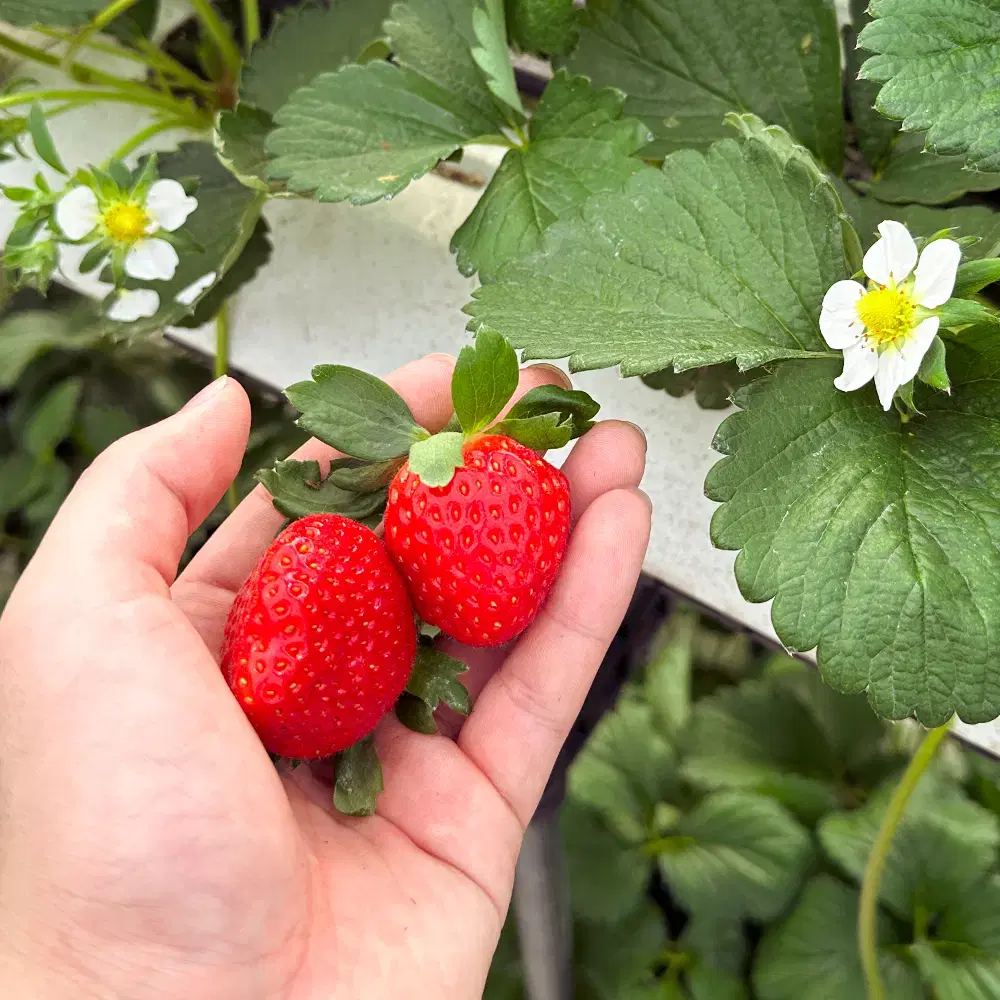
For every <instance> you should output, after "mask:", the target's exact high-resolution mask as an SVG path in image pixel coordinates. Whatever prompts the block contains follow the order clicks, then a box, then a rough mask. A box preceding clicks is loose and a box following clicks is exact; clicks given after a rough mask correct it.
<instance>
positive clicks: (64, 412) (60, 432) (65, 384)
mask: <svg viewBox="0 0 1000 1000" xmlns="http://www.w3.org/2000/svg"><path fill="white" fill-rule="evenodd" d="M82 392H83V380H82V379H81V378H68V379H65V380H64V381H62V382H59V383H57V384H56V385H55V386H54V387H53V388H52V389H50V390H49V391H48V392H47V393H46V394H45V397H44V398H43V399H42V400H41V401H40V402H39V403H38V404H37V406H35V408H34V409H33V410H32V412H31V415H30V416H29V417H28V420H27V423H26V424H25V426H24V430H23V432H22V434H21V445H22V446H23V448H24V450H25V451H26V452H27V453H28V454H29V455H32V456H34V457H36V458H41V459H45V458H47V457H50V456H51V455H52V452H53V451H54V450H55V448H56V445H58V444H59V442H60V441H62V440H63V439H64V438H65V437H66V436H67V435H68V434H69V432H70V430H71V429H72V427H73V424H74V422H75V421H76V412H77V408H78V407H79V405H80V396H81V393H82Z"/></svg>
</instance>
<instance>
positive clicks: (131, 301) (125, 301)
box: [107, 288, 160, 323]
mask: <svg viewBox="0 0 1000 1000" xmlns="http://www.w3.org/2000/svg"><path fill="white" fill-rule="evenodd" d="M159 308H160V296H159V294H158V293H157V292H155V291H154V290H153V289H152V288H136V289H128V288H126V289H123V290H122V291H120V292H119V293H118V295H117V296H116V297H115V300H114V302H113V303H112V304H111V308H110V309H108V313H107V315H108V319H111V320H114V321H115V322H116V323H134V322H135V321H136V320H138V319H148V318H149V317H150V316H155V315H156V311H157V310H158V309H159Z"/></svg>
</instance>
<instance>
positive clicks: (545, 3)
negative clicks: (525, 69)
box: [507, 0, 579, 56]
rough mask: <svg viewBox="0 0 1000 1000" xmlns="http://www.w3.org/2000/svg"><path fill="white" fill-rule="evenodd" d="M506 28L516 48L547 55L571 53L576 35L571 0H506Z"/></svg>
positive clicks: (574, 15)
mask: <svg viewBox="0 0 1000 1000" xmlns="http://www.w3.org/2000/svg"><path fill="white" fill-rule="evenodd" d="M507 28H508V31H509V33H510V37H511V39H512V40H513V41H514V44H515V45H516V46H517V47H518V48H520V49H522V50H524V51H527V52H540V53H544V54H545V55H550V56H562V55H566V54H567V53H569V52H571V51H572V49H573V47H574V45H575V44H576V40H577V36H578V34H579V31H578V28H577V23H576V12H575V11H574V10H573V0H507Z"/></svg>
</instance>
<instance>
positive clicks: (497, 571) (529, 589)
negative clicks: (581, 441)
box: [385, 434, 570, 646]
mask: <svg viewBox="0 0 1000 1000" xmlns="http://www.w3.org/2000/svg"><path fill="white" fill-rule="evenodd" d="M462 454H463V456H464V460H465V465H464V467H463V468H460V469H457V470H456V472H455V475H454V477H453V478H452V480H451V482H450V483H449V484H448V485H447V486H440V487H430V486H425V485H424V484H423V483H422V482H421V480H420V477H419V476H417V475H416V474H415V473H411V472H410V471H409V466H408V465H404V466H403V468H402V469H400V471H399V472H398V473H397V475H396V478H395V479H394V480H393V482H392V485H391V486H390V487H389V503H388V506H387V507H386V511H385V544H386V548H387V549H388V550H389V555H390V556H391V557H392V559H393V561H394V562H395V563H396V565H397V566H398V567H399V570H400V572H401V573H402V574H403V576H404V578H405V579H406V582H407V584H408V586H409V589H410V596H411V597H412V598H413V603H414V606H415V607H416V609H417V612H418V614H419V615H420V617H421V618H423V619H424V621H426V622H429V623H430V624H432V625H436V626H438V628H440V629H441V631H442V632H444V633H445V634H446V635H450V636H452V637H453V638H455V639H459V640H460V641H461V642H464V643H466V644H467V645H470V646H497V645H499V644H500V643H503V642H507V641H508V640H509V639H513V638H514V637H515V636H516V635H519V634H520V633H521V632H523V631H524V629H525V628H527V627H528V625H530V624H531V622H532V620H533V619H534V617H535V615H536V614H537V613H538V609H539V608H540V607H541V606H542V602H543V601H544V600H545V597H546V595H547V594H548V592H549V588H550V587H551V586H552V583H553V581H554V580H555V578H556V573H557V572H558V570H559V564H560V563H561V562H562V557H563V554H564V552H565V551H566V541H567V539H568V537H569V522H570V498H569V483H568V482H567V480H566V477H565V476H564V475H563V474H562V473H561V472H560V471H559V470H558V469H556V468H554V467H553V466H551V465H549V463H548V462H546V461H545V460H544V459H542V458H539V456H538V455H536V454H535V452H533V451H531V449H529V448H526V447H525V446H524V445H523V444H519V443H518V442H517V441H514V440H513V439H512V438H509V437H504V436H501V435H496V434H492V435H486V436H483V437H477V438H473V439H471V440H470V441H469V442H467V443H466V444H465V446H464V447H463V449H462Z"/></svg>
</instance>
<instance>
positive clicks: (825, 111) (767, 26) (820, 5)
mask: <svg viewBox="0 0 1000 1000" xmlns="http://www.w3.org/2000/svg"><path fill="white" fill-rule="evenodd" d="M570 68H571V69H573V70H575V71H578V72H581V73H585V74H586V75H587V76H589V77H590V78H591V79H592V80H593V81H594V83H595V84H598V85H602V84H611V85H613V86H616V87H620V88H621V89H622V90H624V91H625V93H627V94H628V95H629V99H628V102H627V104H626V106H625V110H626V111H627V112H628V113H629V114H634V115H636V116H637V117H640V118H642V119H643V120H644V121H645V122H646V124H647V125H648V126H649V127H650V129H652V130H653V132H654V133H655V135H656V140H655V141H654V142H653V144H652V146H650V147H649V148H648V149H647V150H646V155H648V156H651V157H654V156H655V157H659V156H663V155H664V154H665V153H669V152H672V151H673V150H676V149H678V148H681V147H685V146H697V147H701V148H704V147H706V146H708V145H709V144H710V143H712V142H714V141H715V140H716V139H719V138H721V137H722V136H723V135H724V129H723V126H722V119H723V117H724V116H725V115H726V113H727V112H729V111H741V110H748V111H752V112H754V113H755V114H757V115H759V116H760V117H761V118H763V119H764V121H767V122H772V123H774V124H776V125H781V126H782V127H783V128H785V129H787V130H788V131H789V132H791V133H792V135H794V136H795V137H796V138H797V139H798V140H799V142H802V143H804V144H805V145H806V146H808V147H809V149H811V150H812V151H813V152H814V153H815V154H816V155H817V156H819V158H820V159H821V160H823V161H824V162H825V163H826V165H827V166H828V167H829V168H830V169H831V170H833V171H834V172H835V173H839V172H840V165H841V162H842V158H843V113H842V110H841V77H840V37H839V34H838V31H837V22H836V17H835V14H834V9H833V5H832V4H830V3H827V2H826V0H772V2H770V3H766V4H759V3H755V4H748V3H745V2H743V0H709V2H707V3H706V2H704V0H617V3H615V4H608V3H601V4H589V5H588V8H587V12H586V14H585V16H584V18H583V31H582V34H581V37H580V44H579V46H578V47H577V50H576V52H575V54H574V55H573V56H572V58H571V59H570Z"/></svg>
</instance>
